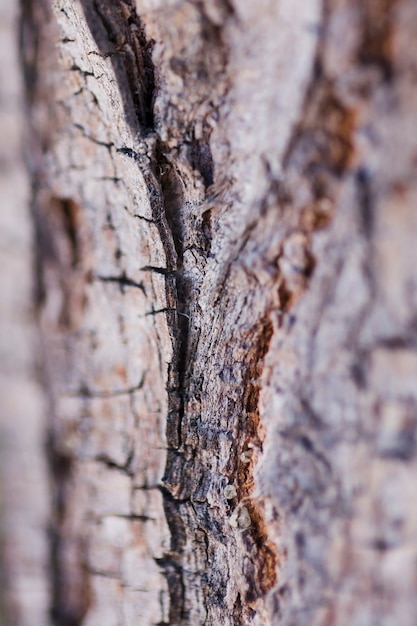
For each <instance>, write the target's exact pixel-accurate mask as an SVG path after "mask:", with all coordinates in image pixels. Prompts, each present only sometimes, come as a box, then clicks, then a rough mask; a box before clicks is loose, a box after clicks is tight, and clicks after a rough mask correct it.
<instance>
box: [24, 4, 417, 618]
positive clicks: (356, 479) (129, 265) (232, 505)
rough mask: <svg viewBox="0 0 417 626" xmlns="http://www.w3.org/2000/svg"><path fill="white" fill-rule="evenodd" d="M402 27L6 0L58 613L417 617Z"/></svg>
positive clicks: (270, 13) (292, 7) (360, 20)
mask: <svg viewBox="0 0 417 626" xmlns="http://www.w3.org/2000/svg"><path fill="white" fill-rule="evenodd" d="M416 30H417V13H416V10H415V7H414V6H413V2H412V0H398V1H397V2H394V1H392V2H382V1H381V2H378V1H376V2H365V3H364V2H359V1H358V2H331V1H329V2H321V1H320V0H314V1H311V2H308V3H306V2H304V1H303V0H291V1H288V2H287V1H284V0H283V1H282V2H275V1H271V2H269V1H267V0H261V1H260V2H257V3H256V6H255V3H253V2H251V1H249V0H248V1H247V2H246V1H242V2H230V1H229V0H216V1H215V2H213V1H211V0H207V1H202V2H191V1H185V0H179V1H178V2H172V1H170V0H144V1H143V2H138V3H137V6H136V4H135V3H134V0H117V1H116V0H115V1H114V2H112V3H109V2H105V1H104V0H81V2H75V1H73V0H71V1H68V0H56V1H55V2H53V3H52V6H49V5H47V4H46V0H45V4H43V3H42V2H38V1H37V2H32V3H29V2H28V3H25V9H24V12H23V18H22V33H23V38H22V51H23V65H24V67H25V69H26V85H27V99H28V102H29V104H30V105H31V107H30V142H29V143H30V149H29V152H30V155H29V156H30V162H31V168H32V173H33V213H34V216H35V222H36V227H37V250H38V276H39V284H38V291H37V297H38V300H37V302H38V312H39V322H40V326H41V329H42V336H43V340H44V364H45V367H44V377H45V385H46V388H47V389H48V390H49V394H50V410H49V446H48V449H49V463H50V472H51V477H52V479H53V511H54V513H53V519H52V520H51V533H50V537H51V541H50V544H51V546H50V547H51V585H52V588H53V594H52V595H53V597H52V601H51V609H52V610H51V619H52V622H53V623H54V624H57V625H60V626H61V625H62V626H65V625H68V626H79V625H81V624H83V625H87V626H96V625H97V624H100V625H101V626H106V625H108V626H114V625H116V624H117V625H132V626H133V625H135V624H140V625H143V626H145V625H147V624H149V625H151V624H154V625H155V626H156V625H157V624H159V626H162V625H163V624H166V625H168V624H170V625H171V626H186V625H189V626H191V625H193V626H194V625H197V624H207V625H209V624H210V625H213V626H214V625H219V624H222V625H223V626H228V625H230V626H232V625H238V624H239V625H244V624H248V625H249V624H251V625H253V626H266V625H267V624H271V625H275V624H276V625H278V624H280V626H285V625H288V626H290V625H295V624H296V625H297V626H303V625H305V626H307V625H308V626H312V625H314V626H325V625H330V624H332V625H342V624H343V625H344V624H347V623H349V624H351V625H358V626H359V625H360V624H371V623H378V624H380V625H384V624H387V625H388V624H393V623H401V624H402V625H403V626H408V625H410V626H412V625H413V624H415V623H416V621H417V615H416V608H415V601H414V597H415V591H416V590H415V580H416V577H415V563H416V557H417V554H416V547H415V546H416V544H415V531H416V523H415V520H414V517H415V514H414V512H413V501H412V497H411V494H412V490H413V472H414V471H415V429H416V419H415V417H416V394H417V389H416V384H415V375H416V373H417V361H416V357H415V341H416V337H415V320H416V305H417V300H416V293H417V290H416V282H415V275H414V267H415V261H416V259H415V258H414V257H415V251H414V250H415V246H414V244H413V241H414V238H415V236H416V231H417V222H416V219H415V216H414V213H415V211H413V205H414V199H415V198H414V196H415V190H414V182H413V175H412V173H413V167H414V160H415V155H416V150H417V143H416V142H417V140H416V139H415V133H414V127H415V121H416V120H415V112H413V108H414V107H415V98H416V95H415V84H414V75H415V66H416V63H417V57H416V56H415V55H414V57H413V51H412V50H410V48H409V46H408V43H407V42H408V41H409V38H410V37H412V36H414V35H415V33H416ZM399 120H401V123H400V122H399ZM399 570H401V571H402V572H403V575H402V576H398V571H399Z"/></svg>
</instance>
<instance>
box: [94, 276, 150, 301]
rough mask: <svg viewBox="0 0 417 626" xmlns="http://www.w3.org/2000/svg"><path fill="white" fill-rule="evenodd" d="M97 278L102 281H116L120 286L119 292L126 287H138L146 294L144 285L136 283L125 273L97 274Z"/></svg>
mask: <svg viewBox="0 0 417 626" xmlns="http://www.w3.org/2000/svg"><path fill="white" fill-rule="evenodd" d="M97 278H98V280H101V281H102V282H103V283H116V284H117V285H119V287H120V292H121V293H124V292H125V289H126V287H135V288H137V289H140V290H141V292H142V293H143V294H144V295H145V296H146V291H145V287H144V285H143V284H142V283H138V282H136V281H135V280H132V279H131V278H128V277H127V276H126V275H125V274H122V275H121V276H97Z"/></svg>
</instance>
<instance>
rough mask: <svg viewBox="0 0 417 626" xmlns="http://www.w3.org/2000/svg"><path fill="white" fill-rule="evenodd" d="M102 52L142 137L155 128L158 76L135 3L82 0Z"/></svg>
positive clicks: (89, 23)
mask: <svg viewBox="0 0 417 626" xmlns="http://www.w3.org/2000/svg"><path fill="white" fill-rule="evenodd" d="M81 3H82V6H83V9H84V13H85V17H86V20H87V23H88V26H89V28H90V30H91V33H92V35H93V37H94V39H95V42H96V44H97V47H98V49H99V51H100V53H101V54H102V55H103V56H105V57H109V58H110V60H111V63H112V65H113V70H114V73H115V76H116V80H117V83H118V85H119V89H120V94H121V97H122V100H123V106H124V110H125V114H126V118H127V121H128V123H129V124H130V126H131V127H132V129H133V130H134V132H137V130H138V125H139V128H140V130H141V134H142V135H144V136H145V135H147V134H148V133H149V132H151V131H152V130H153V128H154V119H153V117H154V116H153V102H154V92H155V75H154V66H153V63H152V47H153V42H152V41H148V40H147V38H146V35H145V31H144V29H143V27H142V24H141V20H140V18H139V16H138V14H137V13H136V8H135V3H134V2H133V0H118V1H116V2H111V3H109V2H108V1H107V0H81Z"/></svg>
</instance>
